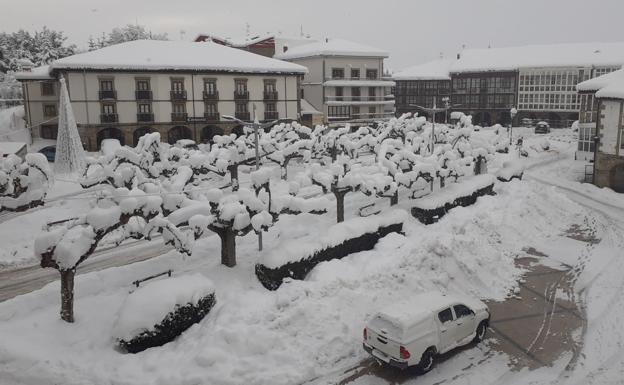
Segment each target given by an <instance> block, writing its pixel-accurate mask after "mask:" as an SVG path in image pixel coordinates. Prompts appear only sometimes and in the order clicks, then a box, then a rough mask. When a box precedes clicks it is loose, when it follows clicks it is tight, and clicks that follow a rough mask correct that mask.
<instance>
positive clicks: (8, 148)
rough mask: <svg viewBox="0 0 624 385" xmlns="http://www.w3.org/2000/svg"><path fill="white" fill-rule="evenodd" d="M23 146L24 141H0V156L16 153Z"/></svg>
mask: <svg viewBox="0 0 624 385" xmlns="http://www.w3.org/2000/svg"><path fill="white" fill-rule="evenodd" d="M24 147H26V143H23V142H0V157H5V156H7V155H10V154H17V153H18V152H19V151H20V150H21V149H23V148H24Z"/></svg>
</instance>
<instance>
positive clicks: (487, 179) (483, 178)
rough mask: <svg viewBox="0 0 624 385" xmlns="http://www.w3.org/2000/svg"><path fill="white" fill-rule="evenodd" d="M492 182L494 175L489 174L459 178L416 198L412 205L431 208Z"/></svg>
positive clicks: (466, 194) (454, 199)
mask: <svg viewBox="0 0 624 385" xmlns="http://www.w3.org/2000/svg"><path fill="white" fill-rule="evenodd" d="M493 184H494V176H492V175H490V174H483V175H476V176H474V177H470V178H466V179H462V180H459V181H458V182H457V183H451V184H449V185H447V187H445V188H444V189H442V190H440V191H436V192H434V193H432V194H430V195H427V196H425V197H423V198H419V199H416V200H415V201H414V203H413V205H412V207H416V208H419V209H424V210H433V209H436V208H439V207H443V206H444V205H447V204H452V203H453V202H455V201H456V200H457V199H458V198H461V197H464V196H468V195H472V194H474V193H475V192H476V191H478V190H481V189H484V188H487V187H488V186H491V185H493Z"/></svg>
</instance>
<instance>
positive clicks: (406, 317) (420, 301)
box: [377, 291, 466, 329]
mask: <svg viewBox="0 0 624 385" xmlns="http://www.w3.org/2000/svg"><path fill="white" fill-rule="evenodd" d="M465 302H466V301H464V299H463V298H460V297H458V296H454V295H450V294H443V293H441V292H437V291H434V292H426V293H421V294H416V295H414V296H412V297H410V298H408V299H406V300H403V301H399V302H396V303H394V304H392V305H390V306H387V307H385V308H383V309H382V310H381V311H379V313H378V314H377V315H378V316H379V317H381V318H385V319H387V320H389V321H390V322H392V323H393V324H395V325H397V326H399V327H401V328H404V329H407V328H409V327H412V326H414V325H416V324H418V323H420V322H422V321H423V320H424V319H426V318H427V317H430V316H431V315H432V314H436V313H438V312H439V311H441V310H444V309H446V308H448V307H450V306H452V305H455V304H458V303H465Z"/></svg>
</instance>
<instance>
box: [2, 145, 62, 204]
mask: <svg viewBox="0 0 624 385" xmlns="http://www.w3.org/2000/svg"><path fill="white" fill-rule="evenodd" d="M53 183H54V180H53V176H52V171H51V170H50V166H49V164H48V160H47V159H46V157H45V156H44V155H43V154H38V153H31V154H26V156H25V159H24V160H23V161H22V158H20V157H19V156H17V155H9V156H8V157H6V158H4V159H2V160H0V212H1V211H24V210H27V209H29V208H32V207H36V206H41V205H43V203H44V202H43V201H44V199H45V197H46V195H47V193H48V190H49V189H50V186H51V185H52V184H53Z"/></svg>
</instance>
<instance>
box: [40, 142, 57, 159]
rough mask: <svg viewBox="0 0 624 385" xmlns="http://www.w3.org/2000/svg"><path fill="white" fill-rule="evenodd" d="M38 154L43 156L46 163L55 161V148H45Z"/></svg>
mask: <svg viewBox="0 0 624 385" xmlns="http://www.w3.org/2000/svg"><path fill="white" fill-rule="evenodd" d="M38 152H40V153H42V154H43V155H45V157H46V159H47V160H48V162H54V159H56V146H46V147H44V148H42V149H41V150H39V151H38Z"/></svg>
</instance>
